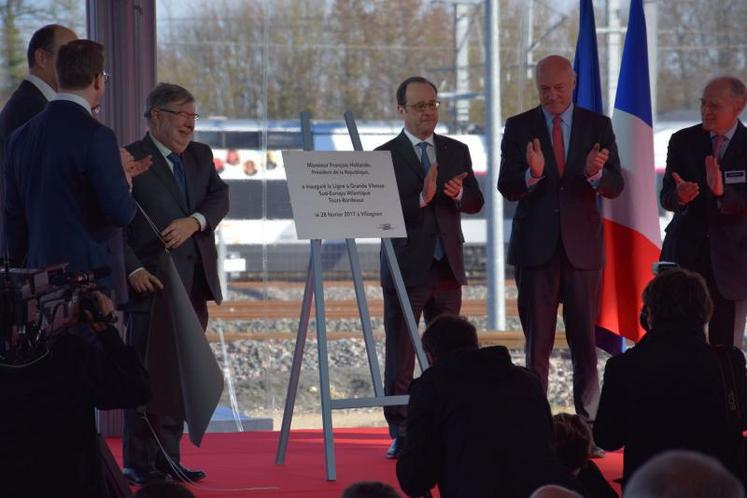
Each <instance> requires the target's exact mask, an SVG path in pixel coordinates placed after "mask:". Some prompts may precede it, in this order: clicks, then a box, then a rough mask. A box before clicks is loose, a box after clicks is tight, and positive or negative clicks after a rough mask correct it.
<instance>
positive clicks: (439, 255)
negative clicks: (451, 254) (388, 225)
mask: <svg viewBox="0 0 747 498" xmlns="http://www.w3.org/2000/svg"><path fill="white" fill-rule="evenodd" d="M417 147H418V148H419V149H420V164H422V165H423V170H424V171H425V174H426V175H427V174H428V170H429V169H431V158H430V157H428V142H420V143H419V144H418V145H417ZM443 257H444V244H443V242H442V241H441V236H437V237H436V247H435V248H434V249H433V258H434V259H437V260H439V261H441V260H442V259H443Z"/></svg>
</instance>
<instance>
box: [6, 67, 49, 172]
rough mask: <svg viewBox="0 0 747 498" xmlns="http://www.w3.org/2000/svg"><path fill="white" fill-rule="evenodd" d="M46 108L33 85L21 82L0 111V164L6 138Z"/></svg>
mask: <svg viewBox="0 0 747 498" xmlns="http://www.w3.org/2000/svg"><path fill="white" fill-rule="evenodd" d="M46 106H47V99H46V98H45V97H44V95H43V94H42V93H41V92H40V91H39V89H38V88H36V86H34V84H33V83H31V82H29V81H26V80H23V81H22V82H21V84H20V85H18V88H16V91H15V92H13V95H11V96H10V98H9V99H8V101H7V102H6V103H5V107H3V110H2V111H0V164H2V163H3V160H4V158H5V146H6V141H7V139H8V137H10V134H11V133H13V132H14V131H15V130H16V129H17V128H20V127H21V125H23V124H25V123H26V122H27V121H28V120H30V119H31V118H33V117H34V116H36V115H37V114H39V113H40V112H42V111H43V110H44V108H45V107H46Z"/></svg>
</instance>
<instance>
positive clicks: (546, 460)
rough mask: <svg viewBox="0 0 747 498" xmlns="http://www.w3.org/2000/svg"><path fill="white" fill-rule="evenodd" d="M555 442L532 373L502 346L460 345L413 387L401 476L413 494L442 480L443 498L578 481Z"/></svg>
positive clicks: (518, 495)
mask: <svg viewBox="0 0 747 498" xmlns="http://www.w3.org/2000/svg"><path fill="white" fill-rule="evenodd" d="M551 444H552V415H551V413H550V405H549V404H548V403H547V398H546V397H545V394H544V393H543V391H542V388H541V387H540V382H539V379H537V377H536V376H535V375H534V374H533V373H531V372H530V371H528V370H526V369H525V368H522V367H518V366H514V365H513V364H512V363H511V356H510V355H509V352H508V350H507V349H506V348H505V347H503V346H496V347H490V348H483V349H479V350H462V351H455V352H453V353H451V354H449V355H447V356H446V357H445V358H444V359H443V361H441V362H439V363H437V364H435V365H434V366H432V367H430V368H429V369H427V370H426V371H425V372H424V373H423V375H422V376H421V377H420V378H419V379H416V380H414V381H413V382H412V384H411V385H410V403H409V407H408V412H407V439H406V440H405V446H404V448H403V450H402V453H401V454H400V457H399V460H398V461H397V478H398V479H399V483H400V486H401V487H402V490H403V491H405V493H407V495H408V496H423V495H424V494H425V492H426V491H427V490H428V489H430V488H431V487H432V486H434V485H435V484H436V483H438V486H439V491H440V493H441V496H442V497H444V498H463V497H470V498H481V497H484V498H493V497H497V496H500V497H504V498H513V497H515V498H526V497H527V496H529V495H530V494H531V493H532V492H533V491H534V490H535V489H536V488H538V487H539V486H541V485H543V484H548V483H557V484H561V485H564V486H569V487H574V483H573V481H572V479H571V477H570V474H569V473H568V472H567V471H566V470H565V469H564V468H563V467H562V465H561V463H560V461H559V460H558V458H557V456H556V455H555V451H554V450H553V449H552V446H551Z"/></svg>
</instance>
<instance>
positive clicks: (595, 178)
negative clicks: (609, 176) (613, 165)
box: [586, 169, 604, 190]
mask: <svg viewBox="0 0 747 498" xmlns="http://www.w3.org/2000/svg"><path fill="white" fill-rule="evenodd" d="M602 173H604V170H603V169H600V170H599V171H597V173H596V174H595V175H592V176H589V177H587V178H586V181H587V182H589V185H591V188H593V189H594V190H596V189H597V187H599V181H600V180H601V179H602Z"/></svg>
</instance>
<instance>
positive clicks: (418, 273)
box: [376, 131, 484, 289]
mask: <svg viewBox="0 0 747 498" xmlns="http://www.w3.org/2000/svg"><path fill="white" fill-rule="evenodd" d="M433 139H434V144H435V146H436V160H437V162H438V192H437V194H436V196H435V197H434V198H433V200H432V201H431V202H430V203H429V204H428V205H426V206H425V207H423V208H421V207H420V192H421V191H422V190H423V181H424V180H425V171H424V169H423V165H422V163H421V162H420V160H419V159H418V156H417V154H416V153H415V150H414V148H413V146H412V142H410V139H409V138H407V135H405V132H404V131H402V133H400V134H399V135H398V136H397V137H396V138H394V139H393V140H390V141H389V142H387V143H385V144H384V145H382V146H380V147H378V148H377V149H376V150H388V151H390V152H391V154H392V163H393V164H394V175H395V176H396V178H397V190H398V191H399V200H400V203H401V204H402V214H403V216H404V219H405V227H406V229H407V238H397V239H392V245H393V246H394V252H395V254H396V255H397V262H398V263H399V267H400V271H401V272H402V278H403V279H404V281H405V285H407V286H412V285H419V284H422V283H424V281H425V279H426V277H427V276H428V271H429V269H430V267H431V263H432V262H433V257H432V255H433V251H434V249H435V247H436V236H437V234H440V235H441V240H442V241H443V246H444V252H445V253H446V257H447V258H448V260H449V265H450V266H451V270H452V272H453V273H454V277H455V278H456V280H457V281H458V282H459V283H461V284H465V283H467V277H466V276H465V273H464V255H463V250H462V246H463V245H464V235H462V225H461V215H460V213H462V212H465V213H470V214H472V213H477V212H478V211H480V209H482V205H483V203H484V200H483V197H482V193H481V192H480V187H479V185H478V184H477V180H475V174H474V172H473V171H472V159H471V158H470V155H469V149H468V148H467V146H466V145H465V144H463V143H461V142H458V141H456V140H454V139H451V138H448V137H444V136H441V135H435V134H434V135H433ZM463 172H467V173H469V174H468V175H467V177H466V178H464V180H463V183H462V185H463V189H464V190H463V194H462V200H461V202H455V201H454V200H453V199H451V198H449V197H448V196H447V195H445V194H444V193H443V185H444V184H445V183H446V182H447V181H448V180H449V179H451V178H453V177H454V176H457V175H458V174H460V173H463ZM381 284H382V286H383V287H384V288H390V289H391V288H394V282H393V280H392V276H391V274H390V272H389V266H388V265H387V264H386V262H385V260H384V255H383V251H382V255H381Z"/></svg>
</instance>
